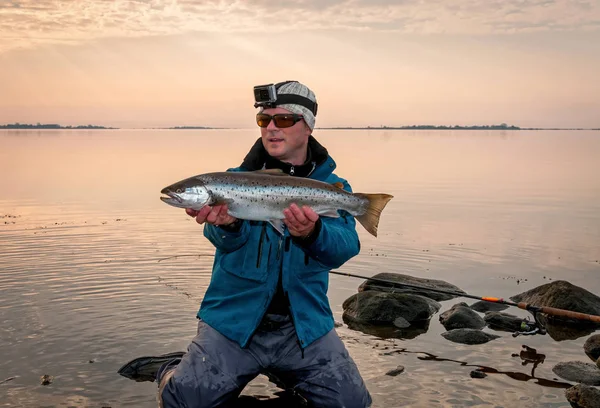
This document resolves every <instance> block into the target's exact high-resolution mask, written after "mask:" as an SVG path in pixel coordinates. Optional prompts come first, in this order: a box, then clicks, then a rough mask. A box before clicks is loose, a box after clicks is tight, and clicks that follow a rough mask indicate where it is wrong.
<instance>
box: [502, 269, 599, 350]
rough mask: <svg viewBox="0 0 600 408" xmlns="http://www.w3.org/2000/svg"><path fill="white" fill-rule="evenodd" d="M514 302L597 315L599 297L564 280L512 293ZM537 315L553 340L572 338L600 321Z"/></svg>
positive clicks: (591, 330)
mask: <svg viewBox="0 0 600 408" xmlns="http://www.w3.org/2000/svg"><path fill="white" fill-rule="evenodd" d="M511 299H512V300H514V301H515V302H525V303H529V304H532V305H535V306H550V307H554V308H558V309H564V310H571V311H575V312H580V313H586V314H592V315H599V314H600V297H598V296H596V295H594V294H593V293H591V292H588V291H587V290H585V289H583V288H581V287H579V286H575V285H573V284H571V283H569V282H567V281H554V282H552V283H548V284H545V285H542V286H538V287H537V288H533V289H531V290H528V291H527V292H523V293H520V294H518V295H515V296H512V297H511ZM539 319H540V321H541V322H542V323H543V325H544V327H545V328H546V330H547V332H548V335H549V336H550V337H552V339H554V340H556V341H562V340H575V339H578V338H580V337H583V336H587V335H588V334H590V333H593V332H594V331H595V330H598V329H600V324H597V323H592V322H587V321H583V320H577V319H569V318H566V317H560V316H550V315H546V314H544V313H540V314H539Z"/></svg>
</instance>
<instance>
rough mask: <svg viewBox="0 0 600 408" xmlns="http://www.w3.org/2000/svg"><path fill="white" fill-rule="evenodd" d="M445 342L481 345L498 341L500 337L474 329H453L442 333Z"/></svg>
mask: <svg viewBox="0 0 600 408" xmlns="http://www.w3.org/2000/svg"><path fill="white" fill-rule="evenodd" d="M442 336H443V337H444V338H445V339H446V340H450V341H453V342H454V343H461V344H483V343H487V342H488V341H491V340H494V339H498V338H500V336H496V335H495V334H490V333H486V332H484V331H481V330H475V329H454V330H450V331H447V332H445V333H442Z"/></svg>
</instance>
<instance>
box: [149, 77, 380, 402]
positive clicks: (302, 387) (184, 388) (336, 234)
mask: <svg viewBox="0 0 600 408" xmlns="http://www.w3.org/2000/svg"><path fill="white" fill-rule="evenodd" d="M255 99H256V104H255V107H260V111H259V113H258V114H257V123H258V125H259V126H260V131H261V138H260V139H259V140H257V142H256V143H255V145H254V146H253V147H252V148H251V150H250V152H249V153H248V154H247V156H246V157H245V159H244V161H243V163H242V164H241V166H240V167H239V168H236V169H230V171H257V170H261V169H273V168H275V169H281V170H283V171H284V172H285V173H287V174H289V175H291V176H294V177H310V178H314V179H317V180H321V181H325V182H328V183H336V182H341V183H343V185H344V188H345V189H346V190H348V191H351V189H350V186H349V185H348V183H347V182H346V181H345V180H343V179H340V178H339V177H337V176H336V175H334V174H333V170H334V169H335V162H334V161H333V159H332V158H331V157H330V156H329V154H328V152H327V150H326V149H325V148H324V147H323V146H322V145H321V144H319V142H317V140H316V139H315V138H314V137H312V135H311V133H312V131H313V129H314V126H315V115H316V113H317V103H316V98H315V95H314V93H313V92H312V91H311V90H310V89H309V88H307V87H306V86H305V85H303V84H301V83H299V82H296V81H287V82H284V83H279V84H276V85H270V86H259V87H255ZM186 212H187V213H188V215H190V216H193V217H195V218H196V221H197V222H198V223H199V224H203V225H204V236H205V237H206V238H207V239H208V240H209V241H210V242H211V243H212V244H213V245H214V246H215V248H216V253H215V259H214V266H213V273H212V279H211V282H210V285H209V287H208V289H207V291H206V294H205V296H204V299H203V301H202V304H201V306H200V310H199V312H198V319H199V324H198V332H197V336H196V337H195V338H194V339H193V341H192V343H191V344H190V346H189V347H188V351H187V353H186V354H185V355H184V356H183V357H182V358H181V359H179V358H176V359H174V360H172V361H170V362H168V363H166V364H164V365H163V366H162V367H161V369H160V370H159V372H158V374H157V381H158V382H159V401H160V403H161V404H162V405H161V406H163V407H180V406H183V407H214V406H230V405H232V404H234V402H235V400H236V399H237V397H238V396H239V394H240V392H241V391H242V389H243V388H244V386H245V385H246V384H247V383H248V382H249V381H251V380H252V379H253V378H255V377H256V376H257V375H258V374H260V373H263V374H266V375H268V376H269V377H270V378H271V379H272V380H273V381H276V382H277V383H278V384H279V385H281V386H283V387H285V388H286V389H292V390H294V391H295V392H296V393H297V394H299V395H301V396H302V397H303V398H304V399H306V400H307V401H308V403H309V404H310V405H312V406H317V407H366V406H370V404H371V397H370V395H369V392H368V391H367V389H366V387H365V384H364V382H363V380H362V378H361V376H360V374H359V372H358V369H357V367H356V365H355V363H354V362H353V360H352V359H351V357H350V356H349V355H348V352H347V350H346V348H345V347H344V345H343V343H342V342H341V340H340V339H339V337H338V336H337V333H336V332H335V330H334V320H333V315H332V312H331V309H330V307H329V302H328V299H327V287H328V282H329V281H328V277H329V270H330V269H332V268H338V267H340V266H341V265H342V264H344V263H345V262H346V261H347V260H349V259H350V258H351V257H353V256H355V255H356V254H358V252H359V250H360V243H359V240H358V235H357V233H356V229H355V220H354V218H353V217H352V216H350V215H349V214H347V213H344V212H341V217H339V218H330V217H323V218H321V217H320V216H319V215H317V214H316V213H315V212H314V211H313V210H312V209H311V208H309V207H306V206H304V207H298V206H297V205H296V204H292V205H291V206H290V207H289V208H287V209H286V210H284V214H285V220H284V224H285V227H286V228H285V230H284V234H283V235H281V234H280V233H279V232H278V231H276V230H275V228H273V226H271V225H270V224H269V223H266V222H254V221H247V220H240V219H236V218H234V217H232V216H230V215H229V214H228V213H227V206H226V205H215V206H212V207H209V206H206V207H204V208H202V209H201V210H200V211H195V210H191V209H188V210H186Z"/></svg>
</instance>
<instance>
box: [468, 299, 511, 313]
mask: <svg viewBox="0 0 600 408" xmlns="http://www.w3.org/2000/svg"><path fill="white" fill-rule="evenodd" d="M469 307H470V308H471V309H473V310H475V311H476V312H479V313H485V312H501V311H503V310H506V309H508V306H507V305H503V304H502V303H494V302H486V301H483V300H480V301H479V302H475V303H473V304H472V305H471V306H469Z"/></svg>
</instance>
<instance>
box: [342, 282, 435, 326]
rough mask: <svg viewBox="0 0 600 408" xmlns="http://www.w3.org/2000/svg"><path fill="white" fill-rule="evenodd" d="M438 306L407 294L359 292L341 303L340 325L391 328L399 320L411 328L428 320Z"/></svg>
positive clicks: (430, 301) (428, 300) (422, 298)
mask: <svg viewBox="0 0 600 408" xmlns="http://www.w3.org/2000/svg"><path fill="white" fill-rule="evenodd" d="M440 307H442V306H441V305H440V304H439V303H438V302H436V301H435V300H432V299H429V298H426V297H423V296H419V295H412V294H408V293H391V292H379V291H373V290H369V291H365V292H359V293H356V294H354V295H352V296H350V297H349V298H348V299H346V300H345V301H344V303H343V304H342V308H343V309H344V313H343V315H342V318H343V319H344V322H345V323H346V324H348V323H347V322H348V321H350V322H353V323H359V324H371V325H389V326H393V324H394V320H396V318H398V317H402V318H403V319H404V320H406V321H407V322H409V323H410V324H411V325H412V324H413V323H417V322H423V321H429V320H430V319H431V316H432V315H433V314H435V313H437V312H438V310H440Z"/></svg>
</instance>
